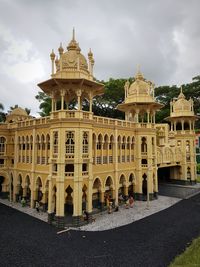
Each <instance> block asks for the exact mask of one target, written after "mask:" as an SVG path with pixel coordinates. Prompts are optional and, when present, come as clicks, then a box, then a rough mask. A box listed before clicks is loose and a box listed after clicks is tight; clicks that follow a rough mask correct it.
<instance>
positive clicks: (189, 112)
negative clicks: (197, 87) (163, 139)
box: [166, 87, 198, 131]
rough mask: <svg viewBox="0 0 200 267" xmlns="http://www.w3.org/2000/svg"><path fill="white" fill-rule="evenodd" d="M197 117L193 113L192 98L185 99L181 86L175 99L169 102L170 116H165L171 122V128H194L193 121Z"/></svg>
mask: <svg viewBox="0 0 200 267" xmlns="http://www.w3.org/2000/svg"><path fill="white" fill-rule="evenodd" d="M197 118H198V117H197V116H195V114H194V108H193V100H192V99H191V98H190V99H189V100H187V99H186V98H185V95H184V94H183V89H182V87H181V91H180V94H179V96H178V98H177V100H175V99H173V100H172V101H171V102H170V116H169V117H167V118H166V120H167V121H170V122H171V131H172V130H175V131H176V130H182V131H184V130H190V131H191V130H194V123H195V120H196V119H197Z"/></svg>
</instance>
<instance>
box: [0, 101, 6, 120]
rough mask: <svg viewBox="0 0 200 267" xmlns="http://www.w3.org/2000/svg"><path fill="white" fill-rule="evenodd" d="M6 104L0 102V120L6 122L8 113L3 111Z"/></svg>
mask: <svg viewBox="0 0 200 267" xmlns="http://www.w3.org/2000/svg"><path fill="white" fill-rule="evenodd" d="M3 110H4V106H3V104H2V103H0V122H4V121H5V119H6V114H5V113H4V112H3Z"/></svg>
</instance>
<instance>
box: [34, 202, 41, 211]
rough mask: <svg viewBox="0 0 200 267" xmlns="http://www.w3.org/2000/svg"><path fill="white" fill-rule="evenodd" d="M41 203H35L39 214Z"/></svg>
mask: <svg viewBox="0 0 200 267" xmlns="http://www.w3.org/2000/svg"><path fill="white" fill-rule="evenodd" d="M39 207H40V203H39V202H38V201H36V202H35V208H36V210H37V212H39Z"/></svg>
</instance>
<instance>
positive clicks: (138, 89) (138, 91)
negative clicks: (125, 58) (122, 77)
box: [117, 70, 162, 123]
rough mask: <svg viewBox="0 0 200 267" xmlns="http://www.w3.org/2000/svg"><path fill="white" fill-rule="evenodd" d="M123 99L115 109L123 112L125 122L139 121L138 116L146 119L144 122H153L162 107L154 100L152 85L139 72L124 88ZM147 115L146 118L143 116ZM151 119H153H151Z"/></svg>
mask: <svg viewBox="0 0 200 267" xmlns="http://www.w3.org/2000/svg"><path fill="white" fill-rule="evenodd" d="M124 91H125V99H124V102H123V103H122V104H119V105H118V106H117V109H119V110H121V111H124V112H125V115H126V119H127V120H133V121H135V122H138V121H139V116H140V117H142V121H144V119H143V118H145V117H146V118H147V119H146V121H147V123H149V122H150V121H151V122H152V121H154V122H155V112H156V110H159V109H160V108H161V107H162V105H161V104H160V103H157V102H156V101H155V99H154V84H153V83H152V82H150V81H147V80H146V79H145V78H144V77H143V75H142V73H141V72H140V70H138V71H137V73H136V75H135V80H134V82H133V83H132V84H131V85H130V83H129V81H127V82H126V83H125V86H124ZM146 113H147V116H146V115H145V114H146ZM152 117H153V119H151V118H152Z"/></svg>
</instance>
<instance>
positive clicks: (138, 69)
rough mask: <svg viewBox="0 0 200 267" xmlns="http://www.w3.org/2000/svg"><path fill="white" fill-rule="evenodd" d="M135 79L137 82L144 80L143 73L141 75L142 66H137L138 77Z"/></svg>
mask: <svg viewBox="0 0 200 267" xmlns="http://www.w3.org/2000/svg"><path fill="white" fill-rule="evenodd" d="M135 79H136V80H137V79H138V80H142V79H144V78H143V75H142V73H141V71H140V65H139V64H138V65H137V71H136V75H135Z"/></svg>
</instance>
